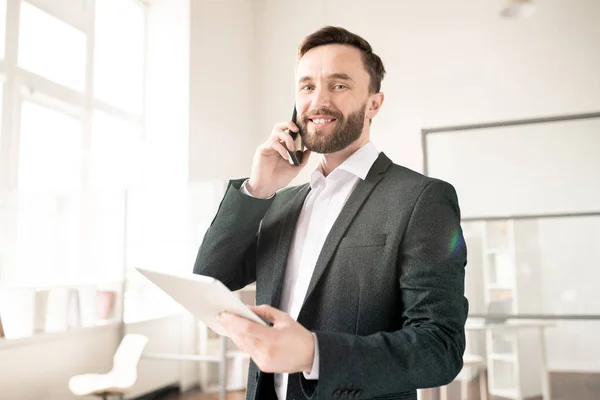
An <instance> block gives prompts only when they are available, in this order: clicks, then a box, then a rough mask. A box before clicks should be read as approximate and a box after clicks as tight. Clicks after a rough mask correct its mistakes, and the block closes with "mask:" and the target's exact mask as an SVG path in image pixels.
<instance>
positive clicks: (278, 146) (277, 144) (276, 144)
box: [271, 138, 290, 161]
mask: <svg viewBox="0 0 600 400" xmlns="http://www.w3.org/2000/svg"><path fill="white" fill-rule="evenodd" d="M271 148H273V150H275V151H277V152H278V153H279V154H281V157H283V159H284V160H287V161H289V159H290V155H289V154H288V151H287V149H286V148H285V146H284V145H283V144H282V143H281V142H280V141H279V140H277V138H274V139H273V140H272V141H271Z"/></svg>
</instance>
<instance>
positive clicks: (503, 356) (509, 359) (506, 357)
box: [489, 353, 517, 363]
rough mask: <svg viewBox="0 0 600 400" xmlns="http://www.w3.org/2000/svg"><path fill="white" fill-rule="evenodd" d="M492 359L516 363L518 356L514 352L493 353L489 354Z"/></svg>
mask: <svg viewBox="0 0 600 400" xmlns="http://www.w3.org/2000/svg"><path fill="white" fill-rule="evenodd" d="M489 357H490V358H491V359H492V360H496V361H504V362H511V363H516V362H517V357H515V355H514V354H502V353H492V354H490V355H489Z"/></svg>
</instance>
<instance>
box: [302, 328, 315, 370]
mask: <svg viewBox="0 0 600 400" xmlns="http://www.w3.org/2000/svg"><path fill="white" fill-rule="evenodd" d="M312 335H313V338H315V357H314V359H313V365H312V369H311V371H310V373H308V374H307V373H306V372H303V374H304V379H313V380H317V379H319V341H318V340H317V335H316V334H314V333H313V334H312Z"/></svg>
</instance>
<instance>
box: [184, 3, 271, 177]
mask: <svg viewBox="0 0 600 400" xmlns="http://www.w3.org/2000/svg"><path fill="white" fill-rule="evenodd" d="M252 3H253V2H252V1H249V0H225V1H223V0H194V1H191V9H190V12H191V33H190V35H191V36H190V46H191V47H190V74H191V75H190V110H191V111H190V122H189V124H190V137H189V161H190V162H189V179H190V181H192V182H197V181H201V180H206V179H230V178H241V177H245V176H248V175H249V173H250V167H251V163H252V155H253V153H254V148H255V147H256V139H255V136H256V135H255V133H254V132H255V128H254V121H255V118H256V116H255V115H256V112H255V110H254V106H255V103H256V102H258V101H261V100H262V99H263V97H264V91H263V90H255V86H254V82H255V80H256V78H257V77H256V74H257V72H256V70H255V63H254V60H255V48H256V46H257V43H256V42H255V40H254V22H253V11H252V9H253V5H252Z"/></svg>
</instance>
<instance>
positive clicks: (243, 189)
mask: <svg viewBox="0 0 600 400" xmlns="http://www.w3.org/2000/svg"><path fill="white" fill-rule="evenodd" d="M247 183H248V179H246V180H245V181H244V183H242V186H241V187H240V192H242V193H243V194H245V195H246V196H250V197H254V196H252V195H251V194H250V192H249V191H248V189H246V184H247ZM273 196H275V193H273V194H272V195H271V196H269V197H267V198H265V200H266V199H270V198H272V197H273Z"/></svg>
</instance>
